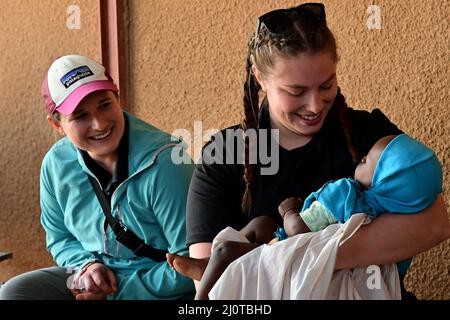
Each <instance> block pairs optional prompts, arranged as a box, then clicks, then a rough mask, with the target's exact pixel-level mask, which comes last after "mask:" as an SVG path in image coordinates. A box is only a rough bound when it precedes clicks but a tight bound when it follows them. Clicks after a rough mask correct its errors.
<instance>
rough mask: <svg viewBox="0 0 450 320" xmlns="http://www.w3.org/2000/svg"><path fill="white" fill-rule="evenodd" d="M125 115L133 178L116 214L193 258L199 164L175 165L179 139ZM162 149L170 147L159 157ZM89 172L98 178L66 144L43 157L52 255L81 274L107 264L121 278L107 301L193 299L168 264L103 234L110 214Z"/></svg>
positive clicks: (187, 282)
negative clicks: (96, 263) (193, 193)
mask: <svg viewBox="0 0 450 320" xmlns="http://www.w3.org/2000/svg"><path fill="white" fill-rule="evenodd" d="M125 114H126V116H127V118H128V120H129V151H128V178H127V179H126V180H125V181H124V182H123V183H121V184H120V185H119V186H118V187H117V189H116V190H115V192H114V194H113V195H112V198H111V210H112V213H113V215H114V216H116V217H119V218H120V219H121V220H122V222H123V223H124V224H125V226H127V228H129V229H131V230H132V231H133V232H134V233H135V234H136V235H137V236H139V237H140V238H141V239H143V240H144V241H145V242H146V243H147V244H149V245H151V246H153V247H154V248H157V249H162V250H166V251H168V252H171V253H177V254H179V255H187V253H188V251H187V248H186V244H185V240H186V198H187V192H188V188H189V183H190V179H191V176H192V173H193V169H194V166H193V164H192V162H191V161H189V163H188V164H174V162H173V161H172V159H171V154H172V153H176V154H177V155H178V156H179V155H180V154H182V153H183V152H184V150H183V148H182V147H181V143H178V142H179V140H177V139H175V138H173V137H171V136H170V135H168V134H167V133H164V132H162V131H161V130H159V129H157V128H155V127H153V126H151V125H149V124H147V123H145V122H143V121H141V120H139V119H137V118H135V117H133V116H132V115H130V114H127V113H125ZM174 142H177V143H176V144H175V146H173V147H169V145H170V144H172V145H174ZM163 146H167V147H168V148H166V149H164V151H162V152H159V153H158V152H157V151H158V149H160V148H161V147H163ZM184 159H186V157H184ZM189 159H190V158H189ZM86 173H87V174H91V175H92V176H93V174H92V173H91V172H90V171H89V170H88V169H87V167H86V165H85V163H84V161H83V157H82V155H81V153H80V151H79V150H78V149H77V148H76V147H75V146H74V145H73V144H72V143H71V142H70V141H69V140H68V139H67V138H63V139H61V140H59V141H58V142H57V143H55V145H54V146H53V147H52V148H51V149H50V150H49V152H48V153H47V154H46V156H45V157H44V160H43V163H42V168H41V179H40V205H41V210H42V215H41V222H42V225H43V227H44V229H45V231H46V240H47V249H48V250H49V251H50V253H51V254H52V256H53V258H54V259H55V261H56V263H57V264H58V265H59V266H62V267H66V268H69V267H70V268H80V267H81V266H82V265H83V264H85V263H87V262H89V261H91V260H93V259H99V260H101V261H102V262H103V263H104V264H105V265H106V266H107V267H109V268H110V269H111V270H112V271H113V272H114V273H115V275H116V277H117V280H118V292H117V293H116V294H115V295H114V296H108V299H177V298H181V297H183V296H186V295H190V294H192V293H193V292H194V286H193V282H192V280H191V279H189V278H186V277H184V276H182V275H180V274H178V273H177V272H175V271H174V270H172V269H171V268H170V266H169V265H168V264H167V262H165V261H164V262H159V263H158V262H155V261H152V260H150V259H149V258H145V257H136V256H135V254H134V253H133V252H132V251H131V250H130V249H128V248H126V247H124V246H123V245H122V244H120V243H119V242H117V241H116V240H115V235H114V233H113V232H112V230H111V228H110V227H108V228H107V231H106V232H105V231H104V221H105V216H104V214H103V211H102V208H101V206H100V203H99V202H98V200H97V198H96V195H95V193H94V191H93V189H92V186H91V184H90V182H89V179H88V177H87V175H86Z"/></svg>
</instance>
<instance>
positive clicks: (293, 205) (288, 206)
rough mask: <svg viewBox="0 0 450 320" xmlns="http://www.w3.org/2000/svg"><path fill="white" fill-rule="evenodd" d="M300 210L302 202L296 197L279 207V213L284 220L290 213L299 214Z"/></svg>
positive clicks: (285, 201)
mask: <svg viewBox="0 0 450 320" xmlns="http://www.w3.org/2000/svg"><path fill="white" fill-rule="evenodd" d="M299 210H300V200H298V199H297V198H294V197H291V198H287V199H286V200H284V201H283V202H282V203H281V204H280V205H279V206H278V212H279V213H280V215H281V217H283V218H284V216H285V215H286V213H288V212H289V211H294V212H296V213H298V212H299Z"/></svg>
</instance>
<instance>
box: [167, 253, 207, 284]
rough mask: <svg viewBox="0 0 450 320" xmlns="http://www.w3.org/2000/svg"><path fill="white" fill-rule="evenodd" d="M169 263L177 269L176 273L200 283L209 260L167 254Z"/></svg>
mask: <svg viewBox="0 0 450 320" xmlns="http://www.w3.org/2000/svg"><path fill="white" fill-rule="evenodd" d="M166 258H167V263H169V265H170V266H171V267H172V268H173V269H175V271H176V272H178V273H181V274H182V275H184V276H186V277H189V278H191V279H193V280H198V281H200V280H201V279H202V276H203V272H205V269H206V266H207V265H208V261H209V258H203V259H196V258H191V257H185V256H179V255H177V254H172V253H168V254H166Z"/></svg>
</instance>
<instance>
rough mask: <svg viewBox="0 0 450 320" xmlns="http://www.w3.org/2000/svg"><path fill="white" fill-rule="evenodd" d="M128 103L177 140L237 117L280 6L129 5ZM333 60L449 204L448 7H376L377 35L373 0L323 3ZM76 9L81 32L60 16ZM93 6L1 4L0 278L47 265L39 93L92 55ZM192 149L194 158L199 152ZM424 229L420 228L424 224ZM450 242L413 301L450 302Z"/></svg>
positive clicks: (95, 51) (410, 282) (427, 260)
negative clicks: (53, 68)
mask: <svg viewBox="0 0 450 320" xmlns="http://www.w3.org/2000/svg"><path fill="white" fill-rule="evenodd" d="M128 2H129V19H130V21H129V27H130V29H129V63H130V79H129V81H130V83H131V84H132V87H131V88H130V98H129V104H128V106H127V109H128V110H130V111H132V112H133V113H135V114H137V115H138V116H140V117H142V118H143V119H145V120H147V121H149V122H152V123H153V124H155V125H157V126H159V127H161V128H162V129H165V130H167V131H169V132H173V130H175V129H176V128H186V129H188V130H190V131H191V132H192V133H193V129H194V121H202V122H201V126H202V129H203V130H204V131H205V130H207V129H212V128H217V129H220V128H223V127H225V126H229V125H232V124H235V123H237V122H239V121H240V118H241V116H242V113H241V108H242V107H241V105H242V102H241V100H242V89H241V88H242V81H243V79H244V78H245V75H244V58H245V54H246V43H247V40H248V36H249V34H250V33H251V32H253V31H254V30H255V26H256V20H257V17H258V16H259V15H261V14H262V13H264V12H266V11H268V10H271V9H274V8H279V7H287V6H291V5H295V4H297V2H295V1H281V0H258V1H256V0H252V1H241V0H218V1H210V0H171V1H164V0H129V1H128ZM324 3H325V5H326V8H327V16H328V24H329V26H330V28H331V29H332V30H333V31H334V33H335V35H336V37H337V40H338V45H339V53H340V57H341V60H340V62H339V66H338V80H339V85H340V87H341V88H342V91H343V93H344V95H345V96H346V98H347V101H348V102H349V104H350V105H351V106H353V107H355V108H361V109H366V110H370V109H372V108H375V107H378V108H380V109H381V110H383V111H384V112H385V113H386V114H387V115H388V116H389V117H390V118H391V120H392V121H393V122H395V123H396V124H398V125H399V127H400V128H401V129H402V130H404V131H405V132H407V133H409V134H411V135H412V136H414V137H415V138H417V139H419V140H420V141H423V142H424V143H426V144H427V145H429V146H430V147H432V148H433V149H435V150H436V152H437V154H438V157H439V159H440V160H441V162H442V164H443V166H444V174H445V175H444V179H445V180H444V197H445V198H446V203H447V207H448V208H450V194H449V187H450V176H449V174H450V170H449V169H450V168H449V167H450V165H449V162H450V145H449V143H448V141H450V125H449V124H448V121H449V118H450V110H449V108H448V106H447V104H448V101H449V93H448V87H449V84H450V83H449V82H450V80H449V70H448V46H449V36H448V32H446V31H445V30H448V18H447V15H448V12H449V9H450V8H449V2H448V1H440V0H428V1H420V0H400V1H395V2H394V1H377V2H376V4H377V5H378V6H379V7H380V9H381V17H382V21H381V30H368V28H367V25H366V22H367V20H368V18H369V14H368V13H367V12H366V10H367V7H368V6H369V5H370V4H372V1H364V0H354V1H353V0H339V1H337V0H330V1H324ZM74 4H75V5H79V6H80V9H81V29H80V30H68V29H67V27H66V19H67V14H66V9H67V6H68V5H74ZM97 10H98V7H97V1H96V0H84V1H80V0H77V1H75V0H73V1H63V0H58V1H56V0H45V1H44V0H41V1H33V0H27V1H16V0H2V1H0V12H1V13H0V15H1V19H0V24H1V27H2V28H1V30H2V33H1V34H0V47H1V49H2V55H1V57H0V65H1V68H2V73H1V75H0V81H1V88H2V89H1V92H0V94H1V95H2V99H1V100H0V101H1V102H0V112H2V114H3V116H2V117H0V151H1V154H2V155H1V157H0V178H1V181H2V184H0V195H1V196H0V251H2V250H10V251H13V252H14V255H15V257H14V259H13V260H9V261H5V262H1V263H0V281H4V280H6V279H7V278H9V277H10V276H12V275H15V274H18V273H20V272H24V271H27V270H30V269H33V268H37V267H44V266H48V265H49V264H51V263H52V260H51V258H50V257H49V255H48V253H47V252H46V250H45V237H44V233H43V232H42V228H41V226H40V222H39V195H38V190H39V180H38V176H39V167H40V161H41V159H42V157H43V155H44V154H45V152H46V150H47V149H48V148H49V147H50V145H51V144H52V143H53V142H54V141H55V140H56V139H57V138H58V137H57V135H55V134H53V132H52V131H51V128H50V126H48V125H47V124H46V122H45V113H44V111H43V106H42V101H41V98H40V94H39V90H40V84H41V81H42V76H43V74H44V73H45V71H46V69H47V67H48V65H49V64H50V63H51V61H52V60H53V58H54V57H56V56H59V55H62V54H66V53H72V52H78V53H81V54H86V55H89V56H91V57H93V58H94V59H99V52H100V50H99V48H98V39H99V31H98V16H97ZM195 151H198V150H195V149H193V150H192V153H195ZM424 228H426V226H424ZM449 256H450V241H446V242H444V243H442V244H441V245H440V246H438V247H436V248H433V249H432V250H429V251H427V252H425V253H423V254H420V255H419V256H417V257H415V259H414V263H413V265H412V267H411V270H410V272H409V274H408V277H407V287H408V288H409V289H410V290H412V291H413V292H414V293H415V294H416V295H417V296H418V297H419V298H421V299H450V288H449V286H448V284H449V283H450V281H449V280H450V277H449V270H450V261H449Z"/></svg>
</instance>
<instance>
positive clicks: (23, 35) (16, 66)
mask: <svg viewBox="0 0 450 320" xmlns="http://www.w3.org/2000/svg"><path fill="white" fill-rule="evenodd" d="M69 5H78V6H79V8H80V11H81V15H80V17H81V24H80V29H79V30H76V29H74V30H69V29H68V28H67V27H66V20H67V18H68V17H69V15H68V14H67V7H68V6H69ZM0 30H1V33H0V48H1V55H0V70H2V71H1V73H0V88H1V89H0V95H1V99H0V113H1V114H2V116H1V117H0V153H1V156H0V181H1V183H0V251H6V250H7V251H12V252H13V254H14V258H13V259H12V260H7V261H3V262H0V281H5V280H6V279H8V278H9V277H10V276H12V275H15V274H18V273H21V272H25V271H29V270H31V269H33V268H37V267H45V266H49V265H51V264H52V259H51V257H50V255H49V254H48V253H47V251H46V249H45V235H44V232H43V230H42V227H41V224H40V219H39V218H40V209H39V170H40V164H41V160H42V158H43V156H44V154H45V152H46V151H47V150H48V149H49V147H50V146H51V145H52V144H53V143H54V142H55V140H56V139H57V138H58V136H57V135H56V134H54V133H53V130H52V129H51V127H50V125H49V124H48V123H47V121H46V119H45V115H46V114H45V111H44V105H43V102H42V99H41V96H40V89H41V83H42V80H43V76H44V74H45V72H46V70H47V68H48V67H49V66H50V63H51V62H52V61H53V59H54V58H56V57H58V56H61V55H64V54H69V53H80V54H86V55H89V56H92V57H93V58H94V59H99V58H100V56H99V53H100V50H99V47H98V43H99V27H98V7H97V1H96V0H83V1H80V0H71V1H63V0H58V1H55V0H40V1H35V0H20V1H18V0H1V1H0Z"/></svg>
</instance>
